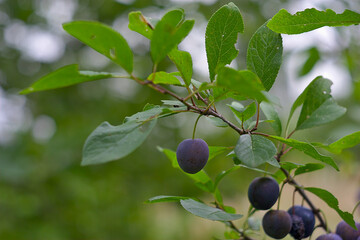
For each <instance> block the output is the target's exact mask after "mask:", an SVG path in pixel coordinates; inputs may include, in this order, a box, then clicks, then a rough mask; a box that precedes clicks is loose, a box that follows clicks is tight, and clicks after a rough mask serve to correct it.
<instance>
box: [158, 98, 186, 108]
mask: <svg viewBox="0 0 360 240" xmlns="http://www.w3.org/2000/svg"><path fill="white" fill-rule="evenodd" d="M161 102H162V103H163V104H164V105H168V106H172V107H175V108H177V107H186V106H185V104H183V103H182V102H180V101H178V100H161Z"/></svg>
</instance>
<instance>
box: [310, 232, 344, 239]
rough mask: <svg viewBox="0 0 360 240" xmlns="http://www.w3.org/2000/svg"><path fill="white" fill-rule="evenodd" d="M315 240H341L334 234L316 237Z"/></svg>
mask: <svg viewBox="0 0 360 240" xmlns="http://www.w3.org/2000/svg"><path fill="white" fill-rule="evenodd" d="M316 240H342V238H341V237H340V236H339V235H337V234H335V233H328V234H323V235H320V236H318V237H317V238H316Z"/></svg>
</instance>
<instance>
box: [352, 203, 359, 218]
mask: <svg viewBox="0 0 360 240" xmlns="http://www.w3.org/2000/svg"><path fill="white" fill-rule="evenodd" d="M359 205H360V201H358V202H357V203H356V205H355V207H354V209H353V210H352V212H351V214H352V215H354V213H355V211H356V209H357V208H358V207H359Z"/></svg>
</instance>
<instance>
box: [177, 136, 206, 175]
mask: <svg viewBox="0 0 360 240" xmlns="http://www.w3.org/2000/svg"><path fill="white" fill-rule="evenodd" d="M176 158H177V161H178V163H179V166H180V168H181V169H182V170H183V171H184V172H186V173H191V174H194V173H197V172H199V171H200V170H201V169H203V168H204V166H205V165H206V163H207V160H208V158H209V147H208V145H207V143H206V142H205V141H204V140H202V139H200V138H196V139H185V140H184V141H182V142H181V143H180V144H179V146H178V147H177V149H176Z"/></svg>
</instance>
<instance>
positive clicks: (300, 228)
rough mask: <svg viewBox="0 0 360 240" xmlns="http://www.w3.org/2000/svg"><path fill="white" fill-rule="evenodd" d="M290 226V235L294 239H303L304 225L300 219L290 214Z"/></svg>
mask: <svg viewBox="0 0 360 240" xmlns="http://www.w3.org/2000/svg"><path fill="white" fill-rule="evenodd" d="M290 216H291V220H292V226H291V230H290V235H291V236H292V237H293V238H294V239H303V238H304V235H305V225H304V222H303V220H302V218H301V217H299V216H297V215H295V214H291V215H290Z"/></svg>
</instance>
